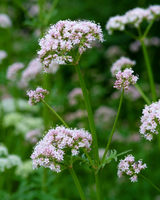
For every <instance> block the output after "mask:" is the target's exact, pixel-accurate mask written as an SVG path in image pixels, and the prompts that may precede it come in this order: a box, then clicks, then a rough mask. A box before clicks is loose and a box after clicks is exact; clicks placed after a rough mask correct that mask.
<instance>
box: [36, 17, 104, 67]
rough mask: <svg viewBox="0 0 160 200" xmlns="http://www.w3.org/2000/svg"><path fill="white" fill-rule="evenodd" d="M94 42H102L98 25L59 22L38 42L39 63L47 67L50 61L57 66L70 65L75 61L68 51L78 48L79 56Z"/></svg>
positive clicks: (86, 22) (82, 22) (88, 22)
mask: <svg viewBox="0 0 160 200" xmlns="http://www.w3.org/2000/svg"><path fill="white" fill-rule="evenodd" d="M95 40H100V41H101V42H103V34H102V30H101V27H100V25H97V24H95V23H93V22H91V21H70V20H64V21H62V20H61V21H59V22H57V23H56V24H55V25H52V26H51V27H50V29H49V30H48V32H47V34H46V35H45V36H44V38H42V39H41V40H40V41H39V45H40V47H41V49H40V50H39V51H38V54H39V59H40V61H41V62H42V63H43V64H44V65H45V67H48V65H49V64H50V63H51V61H52V60H54V61H55V62H56V63H58V64H62V65H64V64H70V63H73V62H77V60H76V61H75V60H74V58H73V57H72V55H71V53H70V51H71V50H72V49H73V48H75V47H78V52H79V54H80V55H81V54H82V53H83V52H84V51H85V50H86V49H87V48H91V43H92V42H93V41H95Z"/></svg>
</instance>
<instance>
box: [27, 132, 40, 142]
mask: <svg viewBox="0 0 160 200" xmlns="http://www.w3.org/2000/svg"><path fill="white" fill-rule="evenodd" d="M40 137H41V131H40V129H35V130H31V131H29V132H28V133H27V134H26V136H25V139H26V140H27V141H28V142H30V143H31V144H35V143H36V142H38V139H39V138H40Z"/></svg>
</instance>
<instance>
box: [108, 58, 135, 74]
mask: <svg viewBox="0 0 160 200" xmlns="http://www.w3.org/2000/svg"><path fill="white" fill-rule="evenodd" d="M135 64H136V62H135V61H132V60H130V59H129V58H126V57H123V56H122V57H121V58H120V59H118V60H117V61H116V62H114V63H113V65H112V67H111V73H112V76H115V75H116V73H117V72H118V71H119V70H121V69H124V68H130V67H132V66H134V65H135Z"/></svg>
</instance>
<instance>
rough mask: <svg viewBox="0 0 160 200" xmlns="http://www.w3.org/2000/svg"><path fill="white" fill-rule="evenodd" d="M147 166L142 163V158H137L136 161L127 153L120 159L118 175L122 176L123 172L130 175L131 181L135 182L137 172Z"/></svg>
mask: <svg viewBox="0 0 160 200" xmlns="http://www.w3.org/2000/svg"><path fill="white" fill-rule="evenodd" d="M145 168H147V165H146V164H145V163H144V164H143V165H142V160H138V162H135V157H134V156H133V155H128V156H126V157H125V159H124V160H122V159H121V160H120V162H119V164H118V172H117V175H118V177H119V178H120V177H122V176H124V175H125V174H126V175H128V176H131V177H130V180H131V182H137V181H138V178H137V174H139V173H140V171H141V170H142V169H145Z"/></svg>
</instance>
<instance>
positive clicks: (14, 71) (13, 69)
mask: <svg viewBox="0 0 160 200" xmlns="http://www.w3.org/2000/svg"><path fill="white" fill-rule="evenodd" d="M23 68H24V64H23V63H20V62H16V63H14V64H12V65H10V66H9V67H8V70H7V79H8V80H11V81H15V80H16V78H17V75H18V72H19V71H20V70H21V69H23Z"/></svg>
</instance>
